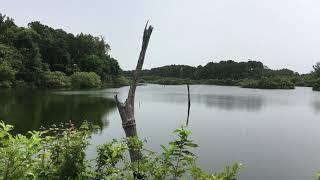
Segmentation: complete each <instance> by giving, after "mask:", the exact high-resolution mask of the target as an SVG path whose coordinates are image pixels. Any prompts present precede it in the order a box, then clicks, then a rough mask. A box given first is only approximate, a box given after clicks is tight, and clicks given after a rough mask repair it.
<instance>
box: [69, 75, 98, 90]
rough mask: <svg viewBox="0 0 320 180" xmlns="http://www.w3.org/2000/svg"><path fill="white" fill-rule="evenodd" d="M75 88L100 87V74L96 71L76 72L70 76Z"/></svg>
mask: <svg viewBox="0 0 320 180" xmlns="http://www.w3.org/2000/svg"><path fill="white" fill-rule="evenodd" d="M70 78H71V85H72V87H73V88H99V87H101V79H100V76H99V75H97V74H96V73H94V72H76V73H74V74H72V75H71V76H70Z"/></svg>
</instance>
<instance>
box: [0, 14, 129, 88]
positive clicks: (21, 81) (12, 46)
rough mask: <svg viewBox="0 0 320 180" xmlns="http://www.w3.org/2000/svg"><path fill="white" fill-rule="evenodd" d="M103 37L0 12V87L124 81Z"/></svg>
mask: <svg viewBox="0 0 320 180" xmlns="http://www.w3.org/2000/svg"><path fill="white" fill-rule="evenodd" d="M109 51H110V46H109V45H108V44H107V43H106V42H105V40H104V39H103V37H95V36H92V35H90V34H83V33H81V34H78V35H74V34H71V33H67V32H65V31H64V30H62V29H54V28H51V27H49V26H47V25H44V24H41V23H40V22H38V21H35V22H30V23H29V24H28V26H27V27H19V26H17V25H16V24H15V23H14V20H13V19H12V18H9V17H7V16H5V15H2V14H0V87H16V86H23V87H24V86H28V87H43V88H68V87H75V88H82V87H83V88H89V87H99V86H101V85H110V86H117V85H121V84H124V83H126V82H125V79H124V78H123V77H122V76H121V74H122V70H121V68H120V67H119V65H118V62H117V60H116V59H114V58H112V57H111V56H110V55H109Z"/></svg>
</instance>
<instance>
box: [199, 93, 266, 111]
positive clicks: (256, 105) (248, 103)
mask: <svg viewBox="0 0 320 180" xmlns="http://www.w3.org/2000/svg"><path fill="white" fill-rule="evenodd" d="M200 97H201V98H200V100H201V101H202V102H204V103H205V104H206V106H208V107H214V108H219V109H224V110H247V111H258V110H261V107H262V105H263V103H264V102H263V99H262V98H261V97H259V96H230V95H219V96H218V95H206V96H200Z"/></svg>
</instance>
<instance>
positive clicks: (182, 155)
mask: <svg viewBox="0 0 320 180" xmlns="http://www.w3.org/2000/svg"><path fill="white" fill-rule="evenodd" d="M95 128H96V127H93V126H92V125H91V124H89V123H87V122H84V123H83V125H82V126H81V127H80V128H79V129H77V128H76V127H74V125H73V124H72V123H67V124H60V125H59V126H55V125H53V126H52V127H51V128H49V129H43V130H41V131H33V132H30V133H29V135H28V136H24V135H21V134H18V135H13V133H12V132H11V131H12V130H13V127H12V126H10V125H6V124H4V123H3V122H0V176H1V177H0V179H180V178H186V177H188V176H189V177H190V176H192V177H193V178H194V179H212V180H235V179H236V178H237V174H238V172H239V169H240V164H234V165H233V166H232V167H226V168H225V169H224V171H223V172H221V173H213V174H207V173H205V172H204V171H203V170H201V169H200V168H199V167H198V166H197V164H196V159H197V156H196V155H195V154H194V153H193V152H194V149H195V148H196V147H198V145H197V144H195V143H193V141H192V140H190V138H189V136H190V134H191V132H190V131H189V130H187V129H186V128H184V127H181V128H179V129H177V130H175V131H174V133H175V134H176V135H177V138H176V139H175V140H173V141H172V142H170V143H169V146H167V147H165V146H161V147H162V148H163V152H161V153H155V152H152V151H150V150H146V149H144V143H143V141H141V140H139V139H137V138H123V139H118V140H112V141H111V142H109V143H105V144H102V145H99V146H98V147H97V152H98V153H97V154H98V155H97V158H96V161H95V162H94V164H96V167H92V166H91V165H90V163H89V161H88V160H86V153H85V150H86V147H87V146H88V144H89V143H88V142H89V138H90V137H91V132H92V131H93V130H94V129H95ZM129 149H133V150H139V151H140V152H141V153H142V157H141V159H139V160H138V161H135V162H132V163H131V162H130V161H129V159H128V156H127V151H128V150H129Z"/></svg>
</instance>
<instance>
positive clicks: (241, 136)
mask: <svg viewBox="0 0 320 180" xmlns="http://www.w3.org/2000/svg"><path fill="white" fill-rule="evenodd" d="M127 92H128V87H122V88H116V89H103V90H90V91H41V90H15V91H13V90H2V91H0V97H1V98H0V119H2V120H5V122H7V123H10V124H13V125H15V127H16V129H17V132H22V133H25V132H27V131H28V130H33V129H38V128H39V127H40V126H41V125H43V126H48V125H49V124H53V123H60V122H68V121H69V120H72V122H73V123H75V124H76V125H79V124H81V122H82V120H89V121H92V122H93V123H94V124H97V125H100V126H101V130H100V131H98V132H97V133H95V134H94V135H93V137H92V139H91V144H92V145H91V146H90V147H89V149H88V155H89V157H91V158H93V157H94V155H95V151H94V147H95V146H96V145H97V144H102V143H105V142H106V141H108V140H110V139H112V138H118V137H123V136H124V132H123V130H122V127H121V120H120V116H119V114H118V111H117V109H116V105H115V102H114V101H113V96H114V95H115V94H118V95H119V97H120V99H122V101H124V99H125V97H126V95H127ZM190 92H191V110H190V120H189V128H190V129H191V130H192V133H193V134H192V139H194V140H195V142H196V143H197V144H199V146H200V148H199V149H198V150H197V154H198V155H199V160H198V162H199V164H200V165H201V167H203V168H204V169H206V170H208V171H209V170H215V171H220V170H221V169H222V167H223V166H225V165H228V164H229V165H231V164H232V163H233V162H240V163H242V164H243V167H242V169H241V171H240V178H239V179H240V180H241V179H244V180H256V179H263V180H264V179H265V180H270V179H283V180H286V179H288V180H289V179H290V180H295V179H296V180H302V179H303V180H305V179H306V180H307V179H315V174H316V172H317V171H318V170H320V140H318V138H319V137H320V118H319V117H320V93H319V92H313V91H312V90H311V88H302V87H298V88H296V89H295V90H258V89H244V88H239V87H228V86H210V85H191V86H190ZM135 102H136V105H135V108H136V109H135V116H136V122H137V128H138V134H139V136H140V138H142V139H146V140H147V145H146V146H147V147H148V148H150V149H152V150H154V151H158V150H160V149H161V148H160V146H159V145H160V144H164V145H166V144H167V143H168V142H169V141H170V140H172V139H173V138H174V136H173V135H172V131H173V130H174V129H176V128H178V127H180V126H181V125H183V124H185V123H186V118H187V88H186V86H184V85H179V86H163V85H145V86H139V87H138V89H137V94H136V101H135Z"/></svg>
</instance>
